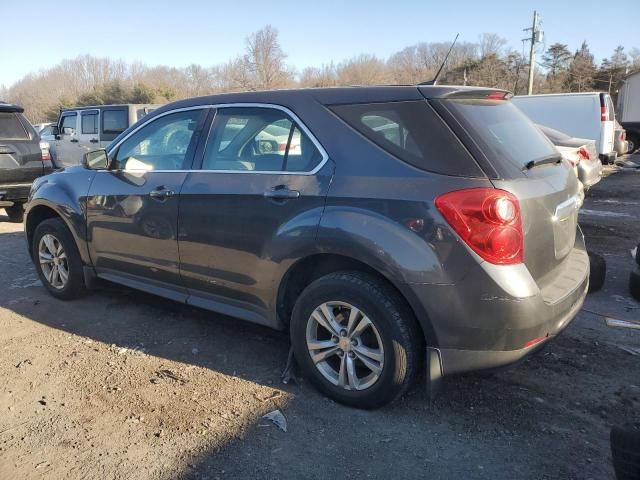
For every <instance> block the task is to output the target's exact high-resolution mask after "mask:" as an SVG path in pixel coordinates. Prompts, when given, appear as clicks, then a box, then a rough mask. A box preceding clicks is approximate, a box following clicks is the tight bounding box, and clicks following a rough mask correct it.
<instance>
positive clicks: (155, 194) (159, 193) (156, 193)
mask: <svg viewBox="0 0 640 480" xmlns="http://www.w3.org/2000/svg"><path fill="white" fill-rule="evenodd" d="M175 194H176V192H174V191H173V190H167V189H166V188H164V187H158V188H157V189H156V190H151V191H150V192H149V196H150V197H151V198H167V197H173V196H174V195H175Z"/></svg>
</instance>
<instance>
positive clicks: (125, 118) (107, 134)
mask: <svg viewBox="0 0 640 480" xmlns="http://www.w3.org/2000/svg"><path fill="white" fill-rule="evenodd" d="M100 113H101V116H100V138H99V139H100V147H101V148H106V147H107V146H108V145H109V144H110V143H111V142H112V141H113V140H114V139H115V138H116V137H117V136H118V135H120V134H121V133H122V132H124V131H125V130H126V129H127V128H128V127H129V107H128V106H127V105H116V106H106V107H101V108H100Z"/></svg>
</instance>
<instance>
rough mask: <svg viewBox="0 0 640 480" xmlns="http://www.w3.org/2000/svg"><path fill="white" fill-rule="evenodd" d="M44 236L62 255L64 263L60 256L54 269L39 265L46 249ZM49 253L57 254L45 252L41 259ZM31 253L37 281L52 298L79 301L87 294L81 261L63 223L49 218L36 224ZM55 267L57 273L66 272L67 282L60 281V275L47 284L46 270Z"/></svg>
mask: <svg viewBox="0 0 640 480" xmlns="http://www.w3.org/2000/svg"><path fill="white" fill-rule="evenodd" d="M45 236H48V237H47V239H48V240H50V241H52V242H53V245H54V246H55V247H58V246H61V247H62V250H61V251H62V253H63V254H64V257H65V258H64V259H63V258H62V255H60V258H58V262H59V265H58V264H57V263H56V264H55V265H54V264H53V263H47V264H46V265H45V264H44V263H41V262H40V258H41V248H43V249H45V247H47V242H46V241H45V240H46V239H45V240H43V238H44V237H45ZM52 239H53V240H52ZM41 241H42V247H41ZM50 250H58V251H60V250H59V248H58V249H57V248H51V249H45V250H44V251H43V252H42V253H43V254H45V255H44V257H43V258H45V257H46V256H51V255H48V253H47V252H49V251H50ZM31 252H32V256H33V262H34V264H35V267H36V271H37V272H38V277H40V281H41V282H42V284H43V285H44V286H45V288H46V289H47V290H48V291H49V293H50V294H51V295H53V296H54V297H56V298H59V299H60V300H71V299H73V298H78V297H81V296H82V295H84V294H85V293H86V286H85V284H84V275H83V273H82V259H81V258H80V253H79V252H78V247H77V246H76V243H75V241H74V239H73V236H72V235H71V232H70V231H69V229H68V228H67V226H66V225H65V223H64V222H63V221H62V219H60V218H50V219H47V220H44V221H43V222H42V223H40V224H38V226H37V227H36V229H35V232H34V234H33V244H32V246H31ZM55 266H57V267H58V271H59V270H60V269H62V268H65V270H66V272H67V279H66V281H63V276H62V274H61V273H60V274H58V275H53V277H54V281H53V282H52V281H51V280H49V278H48V275H47V273H46V272H45V270H46V269H53V268H54V267H55ZM49 271H50V270H49ZM56 279H57V280H59V281H60V282H62V285H59V284H58V285H55V283H56V282H55V280H56Z"/></svg>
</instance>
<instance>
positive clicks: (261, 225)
mask: <svg viewBox="0 0 640 480" xmlns="http://www.w3.org/2000/svg"><path fill="white" fill-rule="evenodd" d="M332 171H333V167H332V164H331V162H327V156H326V153H324V151H323V150H322V148H321V147H320V145H319V144H317V142H315V141H314V140H312V137H311V135H310V133H309V132H307V131H306V130H305V129H304V127H303V126H302V125H301V124H299V123H298V122H297V120H296V119H294V118H293V117H292V116H291V115H289V114H288V113H287V112H285V111H283V110H280V109H276V108H266V107H233V108H221V109H218V111H217V113H216V116H215V120H214V124H213V127H212V129H211V134H210V136H209V139H208V141H207V145H206V149H205V153H204V155H203V161H202V165H201V170H199V171H197V170H194V171H193V172H191V173H190V174H189V175H188V177H187V179H186V181H185V183H184V185H183V187H182V191H181V194H180V215H179V222H178V231H179V247H180V262H181V263H180V265H181V275H182V279H183V281H184V283H185V286H186V287H187V288H188V289H189V293H190V297H189V300H188V301H189V303H191V304H193V305H198V306H202V307H205V308H210V309H212V310H221V311H225V312H228V313H232V314H233V315H235V316H238V317H241V318H244V319H246V320H250V321H254V322H258V323H267V324H271V323H272V322H273V321H274V319H273V318H272V316H271V315H272V312H273V310H274V309H273V308H271V307H272V305H273V302H274V292H275V291H276V290H277V281H278V279H279V275H281V274H282V270H283V268H285V265H286V264H287V263H288V262H290V261H291V252H292V251H294V250H296V248H297V245H309V244H311V243H312V242H313V239H314V238H315V232H316V228H317V225H318V223H319V220H320V215H321V213H322V208H323V205H324V199H325V195H326V193H327V190H328V186H329V182H330V180H331V175H332ZM229 305H231V307H229Z"/></svg>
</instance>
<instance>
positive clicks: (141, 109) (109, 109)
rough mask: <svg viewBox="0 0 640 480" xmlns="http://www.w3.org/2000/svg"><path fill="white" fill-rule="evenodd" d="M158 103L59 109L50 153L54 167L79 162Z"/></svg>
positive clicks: (77, 163) (108, 142)
mask: <svg viewBox="0 0 640 480" xmlns="http://www.w3.org/2000/svg"><path fill="white" fill-rule="evenodd" d="M161 106H162V105H161V104H124V105H96V106H95V107H75V108H65V109H63V110H61V111H60V116H59V117H58V121H57V122H56V123H55V124H54V127H52V128H53V131H52V134H53V136H54V139H53V143H52V142H51V141H50V143H52V145H51V146H52V147H53V148H52V150H53V151H52V152H51V153H52V155H53V157H54V160H55V164H56V166H57V167H64V166H68V165H79V164H80V162H81V160H82V156H83V155H84V154H85V153H87V152H90V151H92V150H97V149H98V148H104V147H106V146H107V145H109V144H110V143H111V141H112V140H113V139H114V138H116V137H117V136H118V135H120V134H121V133H122V132H124V131H125V130H126V129H127V128H128V127H129V126H130V125H133V124H134V123H135V122H137V121H138V120H140V119H141V118H142V117H144V116H145V115H147V114H148V113H150V112H152V111H153V110H155V109H156V108H159V107H161Z"/></svg>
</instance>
